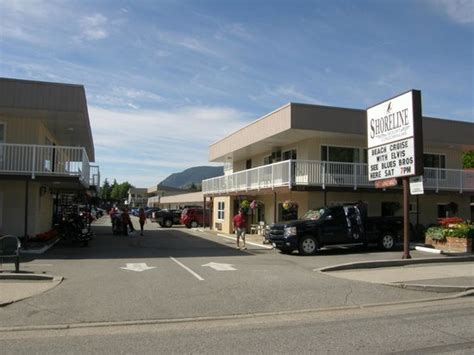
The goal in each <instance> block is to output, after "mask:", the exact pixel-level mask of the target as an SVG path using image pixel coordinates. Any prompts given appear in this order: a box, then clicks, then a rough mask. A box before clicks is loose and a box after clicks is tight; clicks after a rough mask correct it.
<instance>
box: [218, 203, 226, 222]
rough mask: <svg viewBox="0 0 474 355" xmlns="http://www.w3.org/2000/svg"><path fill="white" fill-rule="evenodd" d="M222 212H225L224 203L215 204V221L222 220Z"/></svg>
mask: <svg viewBox="0 0 474 355" xmlns="http://www.w3.org/2000/svg"><path fill="white" fill-rule="evenodd" d="M224 210H225V202H218V203H217V219H219V220H223V219H224Z"/></svg>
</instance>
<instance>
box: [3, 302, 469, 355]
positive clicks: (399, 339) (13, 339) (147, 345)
mask: <svg viewBox="0 0 474 355" xmlns="http://www.w3.org/2000/svg"><path fill="white" fill-rule="evenodd" d="M473 317H474V307H473V300H472V298H461V299H455V300H451V301H444V302H439V301H438V302H428V303H422V304H418V303H410V304H403V305H396V306H377V307H369V308H354V309H341V310H332V311H316V312H295V313H288V314H280V315H278V314H273V315H266V316H259V317H255V316H252V317H226V318H225V319H214V320H198V319H194V320H189V321H182V322H161V323H154V324H139V325H123V324H122V325H119V324H108V325H103V326H96V325H94V326H91V325H87V324H83V325H81V326H80V327H73V328H70V329H57V330H51V329H44V330H40V329H37V330H16V331H8V332H5V331H0V348H1V349H2V353H5V354H10V353H15V354H31V353H35V354H64V353H68V354H85V353H114V354H125V353H141V354H156V353H201V354H240V353H268V354H275V353H297V354H298V353H343V354H371V353H395V354H397V353H398V354H432V353H440V354H472V353H473V350H474V341H473V339H474V330H473V329H474V328H473V327H472V321H473Z"/></svg>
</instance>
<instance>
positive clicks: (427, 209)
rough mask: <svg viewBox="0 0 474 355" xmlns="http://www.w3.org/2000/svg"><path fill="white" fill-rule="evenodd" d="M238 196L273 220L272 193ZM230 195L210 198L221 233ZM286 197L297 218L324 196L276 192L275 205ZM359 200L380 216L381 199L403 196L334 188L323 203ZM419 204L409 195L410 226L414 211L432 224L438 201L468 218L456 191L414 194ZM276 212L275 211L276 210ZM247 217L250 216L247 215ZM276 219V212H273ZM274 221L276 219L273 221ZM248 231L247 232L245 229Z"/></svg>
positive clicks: (466, 202) (229, 213) (226, 227)
mask: <svg viewBox="0 0 474 355" xmlns="http://www.w3.org/2000/svg"><path fill="white" fill-rule="evenodd" d="M241 199H247V200H249V201H252V200H254V199H255V200H258V201H261V202H263V204H264V206H265V218H264V222H265V223H266V224H271V223H274V222H275V220H274V213H275V203H274V196H273V194H265V195H256V196H241ZM234 200H235V197H234V196H219V197H215V198H214V209H213V211H214V212H213V221H214V226H213V229H216V228H215V223H216V222H218V223H222V232H224V233H229V234H230V233H232V231H233V230H232V217H233V215H234V214H236V213H237V211H233V205H234ZM286 200H292V201H296V202H297V203H298V218H301V217H302V216H303V215H304V214H305V213H306V211H308V210H309V209H314V208H318V207H322V206H325V201H324V200H325V196H324V191H317V192H296V191H292V192H288V193H285V192H283V193H282V192H279V193H277V195H276V207H277V208H278V205H279V204H280V203H283V202H284V201H286ZM359 200H361V201H363V202H364V203H366V204H367V207H368V209H367V214H368V216H381V215H382V202H398V203H399V204H400V206H402V204H403V196H402V192H401V191H385V192H383V191H381V192H370V193H367V192H363V191H360V192H359V191H354V192H337V191H327V192H326V205H328V206H331V205H337V204H343V203H356V202H357V201H359ZM418 200H419V204H418V208H417V205H416V201H417V197H416V196H410V197H409V202H410V204H411V205H412V206H413V208H414V211H413V212H411V213H410V215H409V217H410V222H411V223H412V224H413V225H416V223H417V213H418V223H419V224H422V225H424V226H425V227H426V226H428V225H430V224H433V223H436V221H437V219H438V204H448V203H450V202H455V203H456V204H457V205H458V212H457V213H456V216H459V217H462V218H464V219H470V214H471V210H470V196H469V195H462V194H458V193H452V194H449V193H446V194H425V195H419V197H418ZM219 201H223V202H225V218H224V220H223V221H218V220H217V206H218V202H219ZM277 212H278V211H277ZM402 215H403V209H402V208H400V209H399V210H397V211H396V212H395V216H402ZM247 218H249V219H250V216H248V217H247ZM277 218H278V213H277ZM254 222H255V223H257V222H258V221H254ZM277 222H278V221H277ZM248 232H249V231H248Z"/></svg>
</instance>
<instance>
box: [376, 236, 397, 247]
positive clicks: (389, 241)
mask: <svg viewBox="0 0 474 355" xmlns="http://www.w3.org/2000/svg"><path fill="white" fill-rule="evenodd" d="M394 247H395V237H394V236H393V235H392V234H390V233H385V234H383V235H382V238H380V240H379V248H380V249H382V250H392V249H393V248H394Z"/></svg>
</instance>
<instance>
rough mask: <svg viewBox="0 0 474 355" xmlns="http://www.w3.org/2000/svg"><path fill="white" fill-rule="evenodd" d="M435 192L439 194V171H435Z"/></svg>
mask: <svg viewBox="0 0 474 355" xmlns="http://www.w3.org/2000/svg"><path fill="white" fill-rule="evenodd" d="M436 192H439V169H436Z"/></svg>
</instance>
